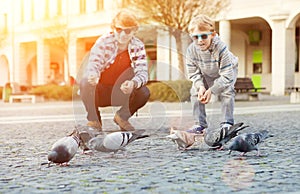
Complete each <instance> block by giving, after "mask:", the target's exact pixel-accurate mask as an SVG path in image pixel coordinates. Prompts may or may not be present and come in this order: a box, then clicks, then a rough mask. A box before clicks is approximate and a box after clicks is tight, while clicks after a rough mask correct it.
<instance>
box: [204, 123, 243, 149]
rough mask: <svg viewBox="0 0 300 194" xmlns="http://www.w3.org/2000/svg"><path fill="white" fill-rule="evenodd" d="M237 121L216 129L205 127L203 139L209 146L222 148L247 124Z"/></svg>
mask: <svg viewBox="0 0 300 194" xmlns="http://www.w3.org/2000/svg"><path fill="white" fill-rule="evenodd" d="M243 124H244V123H237V124H234V125H233V126H231V127H221V128H218V129H206V130H205V133H204V141H205V143H206V144H207V145H208V146H210V147H211V148H214V149H218V150H222V149H223V148H224V145H225V144H226V143H227V142H228V141H230V140H231V139H232V138H234V137H235V136H237V133H238V132H239V131H241V130H243V129H244V128H246V127H249V126H247V125H245V126H243Z"/></svg>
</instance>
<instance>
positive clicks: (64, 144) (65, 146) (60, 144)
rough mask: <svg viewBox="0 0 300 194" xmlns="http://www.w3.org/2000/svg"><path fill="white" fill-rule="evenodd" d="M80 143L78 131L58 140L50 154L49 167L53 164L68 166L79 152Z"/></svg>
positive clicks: (75, 130)
mask: <svg viewBox="0 0 300 194" xmlns="http://www.w3.org/2000/svg"><path fill="white" fill-rule="evenodd" d="M79 143H80V139H79V132H78V130H77V129H74V130H73V132H72V133H71V134H70V135H68V136H66V137H63V138H61V139H59V140H57V141H56V142H55V143H54V144H53V145H52V148H51V151H50V152H49V154H48V161H49V162H48V167H49V166H50V164H51V163H56V164H59V165H62V166H64V165H65V166H68V165H69V161H70V160H71V159H72V158H73V157H74V156H75V154H76V152H77V151H78V147H79Z"/></svg>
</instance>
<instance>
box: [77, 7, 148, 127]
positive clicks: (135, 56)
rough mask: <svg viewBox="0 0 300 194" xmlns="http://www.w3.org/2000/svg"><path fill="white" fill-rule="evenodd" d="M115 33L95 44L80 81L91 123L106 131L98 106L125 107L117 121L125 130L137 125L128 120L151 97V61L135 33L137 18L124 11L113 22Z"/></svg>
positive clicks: (115, 118) (103, 36) (116, 117)
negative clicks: (149, 83)
mask: <svg viewBox="0 0 300 194" xmlns="http://www.w3.org/2000/svg"><path fill="white" fill-rule="evenodd" d="M111 28H112V32H110V33H107V34H104V35H102V36H101V37H99V38H98V40H97V41H96V43H95V44H94V45H93V47H92V49H91V51H90V56H89V60H88V65H87V68H86V71H85V75H84V76H83V79H82V80H81V83H80V95H81V99H82V101H83V103H84V105H85V108H86V111H87V119H88V123H87V125H88V126H90V127H94V128H97V129H98V130H99V131H101V130H102V122H101V116H100V112H99V111H98V107H106V106H121V108H120V109H119V110H118V111H117V112H116V114H115V116H114V122H115V123H116V124H118V125H119V127H120V128H121V130H124V131H130V130H134V127H133V126H132V125H131V124H130V123H129V121H128V119H129V118H130V117H131V116H132V115H133V114H134V113H135V112H136V111H137V110H138V109H140V108H141V107H143V106H144V105H145V104H146V102H147V101H148V99H149V96H150V92H149V89H148V88H147V87H146V86H145V85H146V83H147V81H148V64H147V58H146V51H145V47H144V43H143V42H142V41H140V40H139V39H138V38H136V37H135V36H134V34H135V32H136V31H137V30H138V21H137V18H136V17H135V16H134V15H133V14H132V13H130V12H128V11H125V10H122V11H120V12H119V13H118V14H117V15H116V16H115V18H114V19H113V21H112V23H111Z"/></svg>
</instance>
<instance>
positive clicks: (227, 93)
mask: <svg viewBox="0 0 300 194" xmlns="http://www.w3.org/2000/svg"><path fill="white" fill-rule="evenodd" d="M234 76H235V78H234V82H233V83H232V84H231V85H230V86H229V87H227V88H226V89H225V90H223V91H222V92H221V93H220V94H215V95H220V98H221V114H222V115H221V116H222V119H223V121H221V122H226V123H231V124H234V117H233V111H234V99H235V90H234V84H235V81H236V76H237V72H235V75H234ZM215 79H216V78H214V79H213V78H210V77H205V76H204V80H205V88H206V89H208V88H209V87H211V86H212V85H213V83H214V80H215ZM191 103H192V107H193V117H194V121H195V124H196V125H201V126H203V127H208V124H207V120H206V111H205V104H202V103H201V102H200V101H199V100H198V92H197V91H196V89H195V88H191Z"/></svg>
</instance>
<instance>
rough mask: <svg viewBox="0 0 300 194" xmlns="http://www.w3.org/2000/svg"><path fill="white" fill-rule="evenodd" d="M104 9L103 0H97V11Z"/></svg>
mask: <svg viewBox="0 0 300 194" xmlns="http://www.w3.org/2000/svg"><path fill="white" fill-rule="evenodd" d="M103 9H104V4H103V0H97V11H101V10H103Z"/></svg>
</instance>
